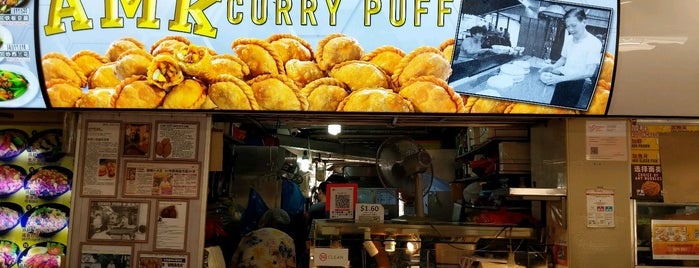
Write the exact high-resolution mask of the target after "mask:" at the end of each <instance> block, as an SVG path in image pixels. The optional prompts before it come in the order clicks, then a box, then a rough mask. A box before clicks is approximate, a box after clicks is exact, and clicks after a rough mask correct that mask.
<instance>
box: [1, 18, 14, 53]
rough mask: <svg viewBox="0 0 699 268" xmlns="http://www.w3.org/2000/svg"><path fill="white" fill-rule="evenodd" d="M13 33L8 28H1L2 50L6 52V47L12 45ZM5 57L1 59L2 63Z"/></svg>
mask: <svg viewBox="0 0 699 268" xmlns="http://www.w3.org/2000/svg"><path fill="white" fill-rule="evenodd" d="M12 42H13V40H12V33H11V32H10V30H8V29H7V28H5V27H3V26H0V50H6V49H5V47H6V45H7V44H12ZM3 59H4V57H0V61H2V60H3Z"/></svg>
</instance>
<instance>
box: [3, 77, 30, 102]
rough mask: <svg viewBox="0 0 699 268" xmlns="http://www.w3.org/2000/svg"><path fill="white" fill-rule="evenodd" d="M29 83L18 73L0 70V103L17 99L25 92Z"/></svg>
mask: <svg viewBox="0 0 699 268" xmlns="http://www.w3.org/2000/svg"><path fill="white" fill-rule="evenodd" d="M28 86H29V82H27V79H26V78H25V77H24V76H23V75H21V74H18V73H14V72H10V71H5V70H0V101H6V100H12V99H16V98H19V97H20V96H22V94H24V93H25V92H27V88H28Z"/></svg>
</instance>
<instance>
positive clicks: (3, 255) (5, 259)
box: [0, 240, 20, 267]
mask: <svg viewBox="0 0 699 268" xmlns="http://www.w3.org/2000/svg"><path fill="white" fill-rule="evenodd" d="M19 253H20V250H19V246H18V245H17V244H15V242H12V241H7V240H0V267H13V265H15V264H17V257H19Z"/></svg>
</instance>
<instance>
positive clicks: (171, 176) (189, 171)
mask: <svg viewBox="0 0 699 268" xmlns="http://www.w3.org/2000/svg"><path fill="white" fill-rule="evenodd" d="M125 165H126V168H125V169H124V170H125V174H126V179H125V180H124V181H125V184H124V196H134V197H135V196H140V197H160V198H168V197H172V198H197V196H198V195H199V172H200V167H199V164H198V163H163V162H127V163H126V164H125Z"/></svg>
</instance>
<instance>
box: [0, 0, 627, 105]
mask: <svg viewBox="0 0 699 268" xmlns="http://www.w3.org/2000/svg"><path fill="white" fill-rule="evenodd" d="M481 2H482V1H471V0H464V1H460V0H442V1H425V0H420V1H388V0H372V1H356V2H341V1H296V0H286V1H245V2H243V1H240V2H239V1H215V0H202V1H196V2H194V3H190V2H188V1H175V3H174V4H173V3H170V2H165V1H157V0H143V1H127V2H124V1H101V2H90V3H87V2H86V1H80V0H70V1H60V0H53V1H45V2H39V1H34V2H32V4H30V5H29V6H31V7H28V8H27V10H26V11H22V12H26V13H29V15H28V16H30V18H31V17H32V16H35V17H36V21H37V25H31V24H30V25H29V26H28V27H30V28H33V29H34V32H35V36H37V37H38V38H37V40H33V41H34V43H35V46H34V47H36V48H38V49H36V50H35V51H31V52H32V53H36V55H35V57H34V58H35V59H36V61H37V62H38V64H36V63H34V65H33V66H28V68H29V71H27V72H26V73H27V76H28V75H29V74H33V75H34V76H36V77H37V79H38V83H31V82H30V85H35V84H39V85H40V89H41V90H37V91H39V93H41V94H39V93H37V96H43V97H46V98H47V99H46V100H45V102H46V103H45V106H46V107H48V108H52V109H53V108H72V109H75V108H77V109H112V108H118V109H139V110H141V109H166V110H185V109H186V110H199V111H204V112H206V111H211V110H212V109H216V110H217V111H219V112H220V111H222V110H223V111H228V110H231V111H282V112H283V111H313V112H362V113H413V112H418V113H438V114H462V113H472V114H484V113H488V114H491V113H524V114H551V113H555V114H570V115H576V114H604V113H605V111H606V103H607V101H608V98H609V93H610V90H611V84H612V72H613V68H614V67H613V66H614V55H615V47H616V35H615V34H614V33H615V29H616V25H615V24H614V22H615V21H616V17H617V10H616V7H617V4H618V3H617V1H572V2H570V1H568V2H558V1H538V0H527V1H499V2H501V4H499V5H500V6H498V7H499V8H500V9H497V10H492V9H489V6H480V5H482V4H477V3H481ZM582 2H585V5H582V4H581V3H582ZM590 2H592V3H590ZM595 2H599V3H595ZM550 6H559V7H562V8H563V9H564V10H572V9H574V8H581V10H583V11H584V12H583V13H584V14H589V18H587V19H584V20H583V21H580V22H581V23H583V24H585V25H586V26H584V27H583V28H581V29H587V30H586V31H591V32H590V34H593V35H595V36H596V37H595V38H598V39H599V40H600V41H599V42H600V44H601V45H602V46H599V49H597V50H598V51H596V55H599V57H597V58H596V60H595V61H594V63H593V62H592V61H590V66H594V67H591V68H593V69H595V70H594V72H593V73H594V75H593V76H592V77H586V78H585V81H586V82H585V86H584V88H583V87H581V88H580V89H584V90H583V91H584V92H582V93H580V94H577V95H580V96H581V97H582V98H580V99H581V100H580V101H579V103H581V105H579V106H576V105H570V106H569V105H559V104H555V103H551V102H550V100H543V99H541V100H538V99H537V100H534V99H532V98H531V97H535V96H536V97H540V95H542V94H540V92H534V91H532V92H529V93H527V94H524V95H528V96H529V97H525V96H524V95H522V94H520V95H518V96H516V97H515V96H503V95H500V96H498V95H487V94H482V93H481V92H480V91H478V92H475V91H474V90H475V89H481V88H480V87H481V86H483V85H485V84H483V83H484V81H482V79H484V78H487V77H490V76H493V75H495V74H496V73H498V72H501V70H500V67H502V66H505V65H506V66H511V65H512V64H515V63H517V64H526V63H524V62H530V63H531V62H534V61H537V60H539V59H540V60H546V59H549V60H552V61H551V63H553V60H557V59H560V58H561V57H560V56H558V55H559V54H561V53H562V52H561V51H562V50H561V49H562V47H560V46H562V44H563V43H567V42H565V41H566V40H568V39H569V38H567V37H566V36H567V34H565V30H564V28H565V22H564V21H563V20H556V22H555V23H554V22H553V20H550V19H548V17H547V16H549V15H550V14H549V15H547V14H548V13H546V12H547V8H548V7H550ZM17 12H19V11H17ZM583 13H580V14H583ZM473 19H475V21H478V22H484V23H486V25H490V26H492V29H497V31H493V32H491V33H488V34H493V35H492V36H490V35H489V36H490V37H493V38H495V35H497V36H498V37H497V38H499V39H498V40H506V41H507V42H503V44H507V45H506V46H505V47H504V48H502V47H499V46H503V44H499V43H498V44H496V43H493V42H491V43H486V44H482V45H483V46H485V47H484V48H487V49H488V50H489V51H490V52H488V53H486V54H488V55H490V56H492V58H497V59H499V61H497V62H496V63H495V65H493V66H490V68H484V69H482V70H480V71H478V72H465V71H464V70H462V67H463V62H462V60H463V57H462V56H463V55H462V53H461V52H462V51H463V48H464V47H465V46H464V40H465V39H466V37H469V36H465V35H464V31H465V29H466V28H464V27H468V26H469V25H471V24H470V23H472V21H474V20H473ZM30 21H32V22H33V21H34V20H30ZM500 29H502V30H500ZM25 30H26V29H25ZM554 31H557V32H556V33H555V34H554V33H553V32H554ZM24 32H29V31H24ZM539 32H552V34H551V35H547V36H543V35H539ZM377 33H381V34H377ZM27 36H28V38H30V39H29V41H32V39H31V37H33V36H32V35H27ZM28 43H31V42H28ZM545 44H550V45H552V47H551V49H550V51H548V50H546V51H545V50H542V49H540V48H541V47H544V45H545ZM557 45H560V46H558V47H557ZM596 48H597V47H596ZM1 51H2V49H1V48H0V52H1ZM503 51H507V52H506V53H502V52H503ZM566 51H567V50H566ZM552 53H553V54H552ZM551 55H554V56H553V57H551ZM34 58H32V59H34ZM452 59H453V60H452ZM32 62H33V61H32ZM481 62H483V63H486V62H490V61H488V60H483V61H481ZM501 65H502V66H501ZM530 65H531V64H530ZM0 67H1V66H0ZM39 67H41V68H39ZM530 67H531V68H532V69H530V71H531V79H530V80H531V81H530V84H531V85H534V84H536V86H533V87H532V89H536V90H538V91H541V90H547V88H552V87H553V86H552V85H551V84H555V83H553V82H552V81H550V80H545V81H544V80H542V79H541V78H540V77H538V76H539V75H538V74H536V73H537V72H536V70H539V69H543V67H544V66H543V65H532V66H530ZM556 67H558V66H556ZM502 68H505V69H507V68H508V67H502ZM551 71H552V72H554V73H556V72H558V71H554V70H553V69H552V70H551ZM23 74H24V73H23ZM534 76H537V77H534ZM357 77H362V79H357ZM559 78H560V77H559ZM464 79H465V80H464ZM561 79H562V78H560V79H559V80H561ZM544 83H547V84H548V85H546V86H544ZM523 85H524V84H522V83H520V84H518V85H517V87H521V86H523ZM511 91H512V92H514V91H515V90H514V89H513V90H511ZM549 91H551V92H553V91H554V90H553V89H551V90H549ZM551 92H549V93H548V95H551V94H552V93H551ZM548 95H547V96H548ZM551 96H552V95H551ZM543 98H548V97H543ZM2 106H3V104H2V103H1V102H0V107H2ZM23 107H29V106H23Z"/></svg>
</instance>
